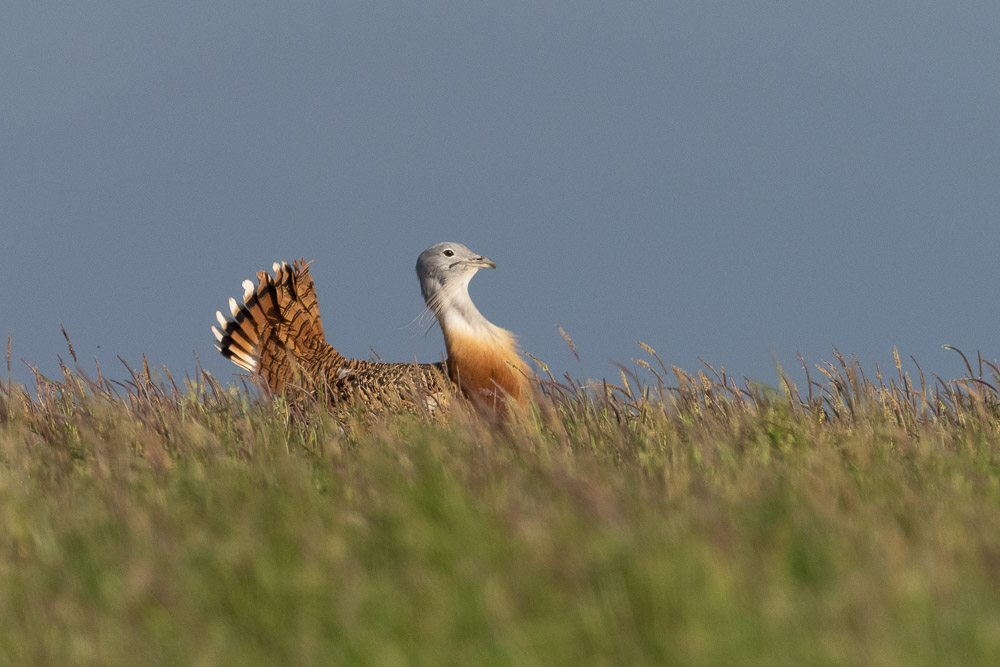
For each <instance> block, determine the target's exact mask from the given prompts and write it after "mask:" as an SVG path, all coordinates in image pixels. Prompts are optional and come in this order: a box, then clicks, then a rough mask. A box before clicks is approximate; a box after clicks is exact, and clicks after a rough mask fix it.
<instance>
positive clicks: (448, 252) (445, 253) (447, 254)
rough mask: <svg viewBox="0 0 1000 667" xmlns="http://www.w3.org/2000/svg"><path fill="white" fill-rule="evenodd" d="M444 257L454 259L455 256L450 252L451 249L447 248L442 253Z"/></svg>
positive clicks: (452, 251)
mask: <svg viewBox="0 0 1000 667" xmlns="http://www.w3.org/2000/svg"><path fill="white" fill-rule="evenodd" d="M444 256H445V257H454V256H455V251H454V250H452V249H451V248H448V249H447V250H445V251H444Z"/></svg>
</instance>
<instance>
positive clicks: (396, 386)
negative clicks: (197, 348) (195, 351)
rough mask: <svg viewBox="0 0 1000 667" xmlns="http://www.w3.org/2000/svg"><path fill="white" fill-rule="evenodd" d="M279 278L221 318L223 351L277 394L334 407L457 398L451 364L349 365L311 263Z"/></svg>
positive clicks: (248, 289) (250, 290) (249, 287)
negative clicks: (303, 394) (325, 317)
mask: <svg viewBox="0 0 1000 667" xmlns="http://www.w3.org/2000/svg"><path fill="white" fill-rule="evenodd" d="M273 268H274V276H273V277H272V276H271V275H269V274H268V273H267V272H266V271H258V272H257V280H258V282H257V285H256V286H254V285H253V283H252V282H250V281H249V280H247V281H245V282H244V283H243V288H244V294H243V301H244V303H243V304H238V303H237V302H236V300H235V299H230V300H229V309H230V312H231V313H232V319H228V318H226V317H224V316H223V315H222V313H217V317H218V320H219V325H220V327H221V329H220V328H216V327H214V326H213V327H212V331H213V333H214V334H215V338H216V341H217V342H216V348H217V349H218V350H219V352H221V353H222V355H223V356H225V357H227V358H228V359H230V360H231V361H232V362H233V363H235V364H236V365H238V366H240V367H241V368H243V369H244V370H246V371H248V372H250V373H253V374H259V375H260V376H261V377H262V378H263V379H264V381H265V382H267V385H268V386H269V387H270V388H271V390H272V391H273V392H275V393H281V392H283V391H285V389H287V388H290V387H297V388H301V389H305V390H306V391H308V392H310V393H313V394H316V393H318V392H325V395H326V396H327V397H328V398H329V400H330V401H331V402H332V403H339V402H343V401H352V400H362V401H366V402H369V404H372V403H382V402H386V401H390V400H392V399H393V398H401V399H403V400H404V402H408V401H409V399H411V398H413V397H414V396H415V395H419V396H421V397H423V398H424V399H425V401H426V403H427V404H428V405H430V406H432V407H433V406H435V405H437V404H438V403H439V402H440V401H441V400H442V398H443V397H442V395H441V394H442V392H450V391H452V384H451V382H450V381H449V379H448V376H447V369H446V368H445V365H444V364H416V363H413V364H400V363H396V364H388V363H378V362H371V361H364V360H361V359H346V358H345V357H344V356H343V355H341V354H340V352H338V351H337V350H336V348H334V347H333V346H332V345H330V344H328V343H327V341H326V336H325V335H324V333H323V324H322V322H321V320H320V314H319V303H318V302H317V300H316V288H315V286H314V285H313V280H312V276H311V275H310V274H309V263H308V262H306V261H305V259H299V260H298V261H296V262H295V263H294V264H293V265H289V264H287V263H282V264H280V265H279V264H277V263H275V264H274V267H273Z"/></svg>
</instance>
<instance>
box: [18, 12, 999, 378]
mask: <svg viewBox="0 0 1000 667" xmlns="http://www.w3.org/2000/svg"><path fill="white" fill-rule="evenodd" d="M2 14H3V16H2V20H0V90H2V91H3V93H2V95H0V116H2V117H0V229H2V235H0V238H2V242H0V259H2V261H3V266H4V285H5V289H3V290H2V291H0V334H4V338H6V334H8V333H10V334H12V335H13V341H14V348H13V353H14V363H15V369H14V376H15V378H19V379H22V380H25V379H27V378H28V377H29V375H28V374H27V373H26V372H25V370H26V369H24V367H23V365H21V364H20V361H19V360H20V359H25V360H27V361H29V362H30V363H32V364H35V365H38V366H40V367H41V368H42V369H43V370H45V371H49V372H51V371H52V370H54V369H55V368H56V355H57V354H61V355H63V357H64V358H65V357H67V355H66V349H65V345H64V342H63V339H62V334H61V333H60V329H59V327H60V325H64V326H65V327H66V329H67V331H68V332H69V334H70V336H71V338H72V339H73V342H74V344H75V347H76V350H77V352H78V354H79V355H80V356H81V363H82V365H83V366H84V367H85V368H91V367H92V362H91V358H92V357H93V356H94V355H95V354H96V355H97V356H98V358H99V359H100V360H101V363H102V367H103V368H104V370H105V371H106V372H112V369H114V368H116V367H117V366H118V362H117V360H116V358H115V356H116V355H121V356H122V357H123V358H125V359H126V360H127V361H129V362H130V363H133V364H135V363H139V362H140V359H141V355H142V354H143V353H145V354H146V355H147V357H148V358H149V360H150V362H151V363H152V364H154V365H156V366H162V365H164V364H166V365H167V366H169V367H170V369H171V371H172V372H174V373H175V375H183V374H184V372H185V371H188V372H190V371H193V369H194V368H195V360H194V355H193V353H197V354H198V355H199V356H200V358H201V360H202V362H203V363H204V366H205V367H206V368H207V369H208V370H210V371H211V372H212V373H213V374H215V375H217V376H220V377H223V378H230V377H232V373H233V372H235V371H236V370H237V368H236V367H235V366H233V365H231V364H230V363H229V362H227V361H226V360H224V359H222V358H221V357H220V356H218V355H217V353H216V352H215V350H214V348H213V347H212V342H213V338H212V336H211V333H210V331H209V327H210V325H211V324H213V322H214V313H215V311H216V310H217V309H225V304H226V300H227V298H228V297H229V296H238V295H239V293H240V291H241V288H240V283H241V281H242V280H244V279H246V278H249V277H251V276H252V275H253V274H254V272H255V271H256V270H257V269H259V268H264V267H269V266H270V264H271V262H272V261H274V260H280V259H286V260H292V259H295V258H297V257H299V256H305V257H307V258H311V259H314V260H315V264H314V265H313V275H314V277H315V280H316V283H317V289H318V292H319V297H320V305H321V308H322V311H323V319H324V324H325V327H326V331H327V337H328V338H329V339H330V342H331V343H333V344H334V345H336V346H337V347H338V348H339V349H340V350H341V351H342V352H343V353H344V354H347V355H350V356H363V357H367V356H368V354H369V352H368V350H369V346H372V347H374V348H375V350H377V351H378V352H379V354H380V355H381V356H382V357H383V358H385V359H387V360H393V361H409V360H412V359H413V358H414V357H416V358H418V359H419V360H421V361H436V360H438V359H440V358H441V355H442V352H443V342H442V338H441V334H440V331H439V330H437V328H434V329H432V330H431V331H430V332H429V333H427V334H426V335H424V331H423V329H422V328H420V327H418V326H413V325H410V326H408V325H409V324H410V323H411V321H412V320H413V318H414V317H415V316H417V315H418V314H419V313H420V312H421V310H422V305H423V304H422V301H421V298H420V291H419V287H418V285H417V280H416V277H415V274H414V263H415V261H416V258H417V255H418V254H419V253H420V251H421V250H423V249H424V248H425V247H427V246H429V245H431V244H433V243H435V242H438V241H445V240H447V241H458V242H461V243H464V244H466V245H468V246H469V247H471V248H473V249H474V250H476V251H479V252H481V253H483V254H485V255H487V256H489V257H490V258H492V259H494V260H495V261H496V262H497V264H498V265H499V269H498V270H496V271H483V272H480V274H479V275H478V276H477V277H476V278H475V279H474V280H473V283H472V290H471V291H472V296H473V298H474V300H475V301H476V302H477V304H478V305H479V308H480V310H481V311H482V312H483V313H484V314H485V315H486V316H487V317H488V318H489V319H491V320H492V321H493V322H495V323H496V324H499V325H501V326H503V327H505V328H508V329H510V330H512V331H514V332H515V333H516V334H518V336H519V337H520V340H521V343H522V345H523V347H524V349H525V350H527V351H528V352H531V353H533V354H535V355H537V356H538V357H540V358H542V359H544V360H545V361H547V362H548V363H549V364H550V366H551V367H552V370H553V371H554V372H555V373H556V374H557V375H561V374H562V373H563V372H569V373H570V374H572V375H573V376H574V377H602V376H609V377H613V376H615V375H616V374H617V370H616V369H615V367H614V366H613V365H612V364H611V363H610V361H611V360H616V361H620V362H624V363H630V362H629V360H630V358H631V357H633V356H643V354H642V351H641V350H640V349H639V348H638V347H636V345H635V341H637V340H643V341H645V342H647V343H649V344H651V345H652V346H653V347H655V348H656V349H657V350H658V351H659V352H660V354H661V356H663V358H664V359H665V360H666V361H667V362H668V363H673V364H676V365H678V366H680V367H682V368H685V369H687V370H696V369H697V368H698V367H699V361H698V359H699V358H702V359H705V360H706V361H708V362H710V363H712V364H715V365H719V364H725V366H726V369H727V371H729V372H730V373H731V374H735V375H737V376H740V375H748V376H750V377H754V378H759V379H763V380H765V381H771V382H773V381H774V378H775V359H777V360H778V361H779V362H780V363H781V364H782V365H784V366H785V367H787V368H791V367H794V366H796V364H797V362H796V361H795V352H796V351H797V350H800V351H802V353H803V354H805V355H806V357H807V359H809V360H810V361H812V362H819V361H821V360H823V359H830V358H832V351H831V346H832V345H836V346H837V347H838V348H839V349H840V350H841V351H842V352H844V353H845V354H851V353H853V354H856V355H857V356H858V357H859V358H860V360H861V361H862V363H863V364H864V365H865V366H866V367H873V366H874V364H875V363H879V364H882V365H883V368H885V367H886V366H891V363H892V361H891V360H892V348H893V346H898V347H899V349H900V352H901V353H902V354H904V355H910V354H912V355H913V356H915V357H916V358H917V360H918V361H920V362H921V364H922V365H923V367H924V369H925V370H928V371H934V372H937V373H939V374H942V375H945V376H955V375H959V374H960V373H961V372H962V366H961V364H960V362H959V360H958V359H957V357H955V358H953V356H952V355H951V354H950V353H947V352H944V351H942V350H941V345H942V344H943V343H950V344H953V345H956V346H959V347H961V348H963V349H964V350H965V351H966V352H970V353H974V352H975V351H976V350H977V349H980V350H982V351H983V354H984V356H986V357H987V358H990V359H993V358H995V357H996V356H997V355H998V351H1000V331H998V330H997V326H996V322H997V317H996V315H995V313H996V311H997V307H998V302H1000V295H998V294H997V292H998V290H997V288H996V284H997V283H998V279H997V273H998V271H1000V269H998V267H997V262H996V249H997V247H998V246H1000V224H998V222H1000V182H998V179H1000V132H998V130H1000V75H998V72H1000V50H998V44H1000V4H998V3H996V2H989V1H982V2H974V1H965V0H956V1H953V2H948V3H940V2H913V1H907V2H903V1H902V0H890V1H886V2H879V3H872V2H836V3H802V2H756V3H746V2H722V3H713V2H704V1H703V0H691V1H688V2H591V1H587V0H574V1H573V2H537V3H534V2H530V3H521V2H510V1H506V2H498V3H468V2H457V1H456V2H441V1H438V0H428V1H425V2H419V3H406V4H405V5H403V4H402V3H385V2H377V1H373V0H364V1H362V2H326V1H324V2H318V1H303V2H290V3H272V2H248V1H245V0H242V1H240V2H227V1H216V2H209V3H203V2H189V1H181V2H169V3H163V2H148V1H142V0H127V1H126V0H118V1H115V0H110V1H109V0H102V1H100V2H96V1H93V0H84V1H82V2H73V3H65V2H52V1H49V0H30V1H26V0H13V1H11V2H8V3H6V4H5V7H4V10H3V12H2ZM559 326H562V327H564V328H565V330H566V331H567V332H568V333H569V334H570V335H571V336H572V337H573V339H574V340H575V342H576V344H577V347H578V349H579V353H580V355H581V358H582V360H581V361H579V362H578V361H576V360H575V359H574V358H573V355H572V354H571V353H570V352H569V350H568V349H567V347H566V345H565V343H564V342H563V340H562V338H561V337H560V335H559V333H558V330H557V327H559ZM5 374H6V370H5V369H3V372H2V373H0V376H2V375H5Z"/></svg>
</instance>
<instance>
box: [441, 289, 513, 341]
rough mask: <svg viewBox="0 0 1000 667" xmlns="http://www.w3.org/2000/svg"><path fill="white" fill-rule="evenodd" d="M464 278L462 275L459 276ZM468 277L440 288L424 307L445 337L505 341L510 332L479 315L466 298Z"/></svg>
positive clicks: (470, 299)
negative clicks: (455, 336) (436, 320)
mask: <svg viewBox="0 0 1000 667" xmlns="http://www.w3.org/2000/svg"><path fill="white" fill-rule="evenodd" d="M463 277H464V276H463ZM471 279H472V275H471V274H470V275H469V276H468V277H465V279H464V280H459V281H456V282H453V283H450V284H446V285H442V286H441V287H440V289H439V290H438V291H437V292H436V293H435V294H434V296H433V298H431V299H429V303H428V304H427V305H428V307H429V308H430V309H431V311H432V312H433V313H434V315H436V316H437V319H438V322H439V323H440V325H441V331H442V332H443V333H444V334H445V338H446V339H448V338H451V336H454V335H458V336H472V337H474V338H485V339H504V340H508V339H509V337H510V332H508V331H506V330H504V329H501V328H500V327H498V326H497V325H495V324H493V323H492V322H490V321H489V320H487V319H486V318H485V317H483V314H482V313H480V312H479V309H478V308H476V304H474V303H473V302H472V297H470V296H469V280H471Z"/></svg>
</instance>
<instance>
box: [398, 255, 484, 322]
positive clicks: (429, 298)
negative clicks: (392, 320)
mask: <svg viewBox="0 0 1000 667" xmlns="http://www.w3.org/2000/svg"><path fill="white" fill-rule="evenodd" d="M495 268H497V265H496V263H495V262H494V261H493V260H491V259H489V258H487V257H483V256H482V255H480V254H479V253H475V252H472V251H471V250H469V249H468V248H466V247H465V246H464V245H462V244H461V243H436V244H434V245H432V246H431V247H430V248H428V249H427V250H424V251H423V252H422V253H420V257H418V258H417V277H418V278H419V279H420V291H421V293H422V294H423V296H424V303H426V304H427V307H428V308H430V309H431V310H432V311H434V314H435V315H438V316H439V317H440V316H441V314H442V313H443V311H444V310H445V309H447V308H451V307H464V306H466V305H467V306H472V301H471V299H469V290H468V288H469V281H470V280H472V276H474V275H476V272H477V271H479V269H495ZM466 302H467V303H466ZM472 308H473V309H474V308H475V306H472ZM477 314H478V313H477Z"/></svg>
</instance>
